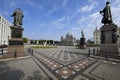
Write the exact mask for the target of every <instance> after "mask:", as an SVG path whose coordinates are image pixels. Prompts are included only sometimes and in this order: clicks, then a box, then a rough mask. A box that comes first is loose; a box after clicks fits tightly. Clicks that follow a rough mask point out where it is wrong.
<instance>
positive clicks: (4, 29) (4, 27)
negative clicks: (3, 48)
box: [0, 15, 11, 45]
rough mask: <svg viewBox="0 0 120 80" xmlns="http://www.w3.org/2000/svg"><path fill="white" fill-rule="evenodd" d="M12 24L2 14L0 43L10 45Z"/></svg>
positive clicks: (0, 18) (0, 17)
mask: <svg viewBox="0 0 120 80" xmlns="http://www.w3.org/2000/svg"><path fill="white" fill-rule="evenodd" d="M10 26H11V24H10V23H9V22H8V21H7V20H6V19H5V18H4V17H2V16H1V15H0V45H8V39H10V38H11V29H10Z"/></svg>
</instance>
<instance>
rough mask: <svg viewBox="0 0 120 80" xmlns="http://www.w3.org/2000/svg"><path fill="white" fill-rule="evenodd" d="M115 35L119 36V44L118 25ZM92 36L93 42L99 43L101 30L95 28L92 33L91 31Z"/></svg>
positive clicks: (119, 29) (119, 31)
mask: <svg viewBox="0 0 120 80" xmlns="http://www.w3.org/2000/svg"><path fill="white" fill-rule="evenodd" d="M117 35H118V36H119V37H118V42H117V43H118V44H120V27H118V29H117ZM93 36H94V44H100V43H101V39H100V38H101V32H100V30H99V29H97V28H96V29H95V31H94V33H93Z"/></svg>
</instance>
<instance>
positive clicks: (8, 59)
mask: <svg viewBox="0 0 120 80" xmlns="http://www.w3.org/2000/svg"><path fill="white" fill-rule="evenodd" d="M26 58H31V56H25V57H17V58H7V59H0V62H1V61H10V60H16V59H17V60H19V59H26Z"/></svg>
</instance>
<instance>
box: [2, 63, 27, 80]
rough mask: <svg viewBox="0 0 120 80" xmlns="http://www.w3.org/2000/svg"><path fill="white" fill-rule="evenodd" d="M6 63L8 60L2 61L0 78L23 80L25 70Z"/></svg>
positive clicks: (4, 79) (3, 79)
mask: <svg viewBox="0 0 120 80" xmlns="http://www.w3.org/2000/svg"><path fill="white" fill-rule="evenodd" d="M6 64H7V62H0V80H22V78H23V77H24V76H25V75H24V72H23V71H21V70H19V69H14V68H10V67H8V66H7V65H6Z"/></svg>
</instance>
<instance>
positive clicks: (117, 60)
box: [90, 55, 120, 62]
mask: <svg viewBox="0 0 120 80" xmlns="http://www.w3.org/2000/svg"><path fill="white" fill-rule="evenodd" d="M90 57H95V58H100V59H105V58H104V57H100V56H93V55H91V56H90ZM107 60H110V61H116V62H120V60H119V59H112V58H108V59H107Z"/></svg>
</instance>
